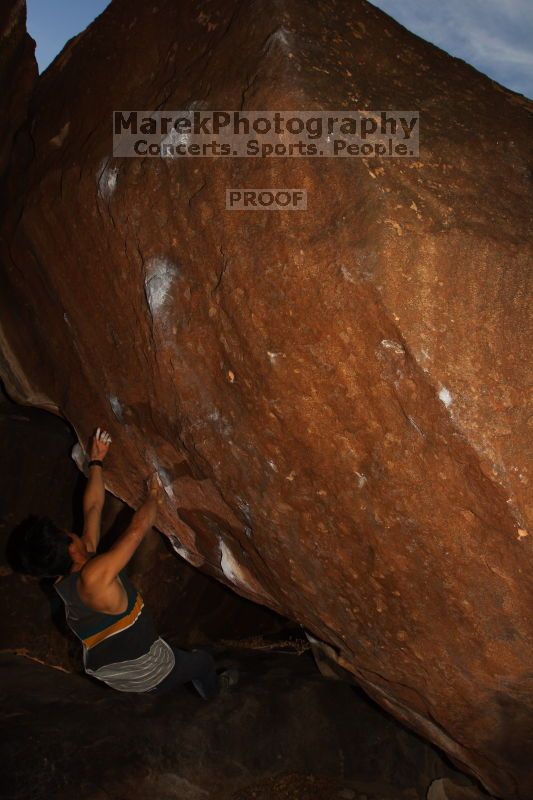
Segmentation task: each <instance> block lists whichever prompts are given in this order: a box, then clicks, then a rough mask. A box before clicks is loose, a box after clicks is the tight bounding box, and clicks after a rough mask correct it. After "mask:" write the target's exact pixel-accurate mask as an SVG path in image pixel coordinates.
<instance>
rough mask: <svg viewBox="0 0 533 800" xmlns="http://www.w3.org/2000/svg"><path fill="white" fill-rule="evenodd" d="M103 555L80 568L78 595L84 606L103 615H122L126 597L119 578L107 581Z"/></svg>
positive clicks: (126, 601) (106, 569)
mask: <svg viewBox="0 0 533 800" xmlns="http://www.w3.org/2000/svg"><path fill="white" fill-rule="evenodd" d="M105 555H106V554H102V556H95V557H94V558H92V559H91V560H90V561H89V562H87V564H86V565H85V566H84V567H83V568H82V570H81V574H80V578H79V581H78V594H79V596H80V599H81V600H82V601H83V603H85V605H86V606H88V607H89V608H92V609H93V611H100V612H101V613H103V614H122V613H123V612H124V611H125V610H126V608H127V607H128V595H127V593H126V590H125V589H124V586H123V585H122V582H121V580H120V578H119V577H118V575H117V576H115V577H114V578H112V579H111V580H109V572H108V567H107V564H105V563H100V561H101V560H103V561H104V562H105Z"/></svg>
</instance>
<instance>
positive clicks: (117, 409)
mask: <svg viewBox="0 0 533 800" xmlns="http://www.w3.org/2000/svg"><path fill="white" fill-rule="evenodd" d="M108 400H109V405H110V406H111V410H112V411H113V414H114V415H115V417H116V418H117V419H118V421H119V422H124V414H123V411H122V405H121V402H120V400H119V399H118V397H116V396H115V395H114V394H112V395H110V396H109V398H108Z"/></svg>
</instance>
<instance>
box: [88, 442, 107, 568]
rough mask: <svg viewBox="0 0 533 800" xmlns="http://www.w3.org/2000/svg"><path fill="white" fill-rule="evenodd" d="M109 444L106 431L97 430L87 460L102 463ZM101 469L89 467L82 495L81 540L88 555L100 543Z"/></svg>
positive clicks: (103, 491)
mask: <svg viewBox="0 0 533 800" xmlns="http://www.w3.org/2000/svg"><path fill="white" fill-rule="evenodd" d="M110 444H111V436H110V435H109V433H108V432H107V431H104V430H102V429H101V428H97V429H96V432H95V433H94V435H93V436H92V437H91V441H90V444H89V460H90V461H103V460H104V458H105V457H106V455H107V452H108V450H109V446H110ZM102 473H103V471H102V467H101V466H98V465H97V464H95V465H93V466H89V479H88V481H87V486H86V487H85V492H84V495H83V534H82V539H83V541H84V542H85V546H86V547H87V550H88V551H89V552H90V553H96V550H97V548H98V544H99V542H100V532H101V516H102V509H103V507H104V502H105V486H104V478H103V474H102Z"/></svg>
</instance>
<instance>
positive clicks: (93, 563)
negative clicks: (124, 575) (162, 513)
mask: <svg viewBox="0 0 533 800" xmlns="http://www.w3.org/2000/svg"><path fill="white" fill-rule="evenodd" d="M162 502H163V495H162V486H161V482H160V481H159V478H158V477H157V475H154V476H152V478H151V479H150V483H149V489H148V496H147V498H146V500H145V501H144V503H143V504H142V506H141V507H140V508H139V509H138V511H136V512H135V514H134V515H133V518H132V520H131V522H130V524H129V525H128V527H127V528H126V530H125V531H124V533H123V534H122V535H121V536H120V537H119V538H118V539H117V541H116V542H115V544H114V545H113V547H111V548H110V549H109V550H108V551H107V553H102V555H99V556H96V558H93V559H91V560H90V561H89V562H88V563H87V565H86V566H85V567H84V569H83V576H82V578H83V582H84V584H85V585H86V588H87V589H88V590H89V591H90V589H91V586H92V587H93V588H96V587H98V589H99V590H104V591H105V588H106V587H108V586H110V585H111V584H112V583H113V581H114V580H115V578H116V577H117V575H118V574H119V572H120V571H121V570H122V569H124V567H125V566H126V564H127V563H128V561H129V560H130V558H131V557H132V556H133V554H134V553H135V551H136V550H137V548H138V546H139V545H140V543H141V542H142V540H143V539H144V537H145V536H146V534H147V533H148V531H149V530H150V528H152V527H153V526H154V524H155V521H156V517H157V510H158V507H159V506H160V505H161V503H162Z"/></svg>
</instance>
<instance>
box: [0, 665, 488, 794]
mask: <svg viewBox="0 0 533 800" xmlns="http://www.w3.org/2000/svg"><path fill="white" fill-rule="evenodd" d="M226 660H227V663H228V664H231V665H238V666H239V667H240V669H241V672H242V679H241V683H240V686H239V689H238V691H235V692H232V693H230V694H227V695H223V696H220V697H219V698H217V700H215V701H214V702H210V703H204V702H202V701H201V700H200V699H199V698H198V696H197V695H195V693H194V692H192V691H189V689H188V688H187V687H177V688H176V689H175V690H173V691H172V692H170V693H169V694H167V695H162V696H160V697H157V696H156V697H148V696H146V697H140V696H133V695H125V694H119V693H117V692H113V691H111V690H109V689H107V687H104V686H102V685H101V684H95V683H93V682H91V681H88V680H87V679H86V678H81V677H79V676H77V675H61V674H60V673H58V672H57V671H56V670H52V669H49V668H46V667H44V666H41V665H40V664H32V663H31V662H29V661H27V660H26V659H21V658H17V657H15V656H8V655H0V678H1V681H0V687H1V688H0V728H1V733H2V736H1V737H0V742H1V744H0V754H1V757H2V764H3V775H2V790H3V791H2V797H3V798H4V800H21V798H24V800H26V798H31V800H71V798H72V797H76V798H77V799H78V800H123V798H130V800H152V799H153V800H234V795H235V793H236V791H238V790H240V791H238V794H237V798H235V800H254V798H258V797H261V798H268V800H282V799H283V800H286V799H287V798H291V800H292V799H293V798H295V797H298V798H301V797H302V794H303V793H301V792H300V791H298V792H296V791H292V792H291V793H290V794H285V793H284V792H282V791H271V792H270V793H267V792H265V793H260V787H262V786H263V785H265V784H266V785H267V788H268V782H269V781H268V779H269V778H271V777H272V776H277V777H278V778H279V776H280V775H285V774H286V773H300V774H301V775H304V776H306V778H307V781H308V780H309V777H310V776H316V778H317V784H318V786H319V787H321V786H322V785H323V784H325V785H326V786H329V789H330V791H329V793H326V792H324V794H322V793H319V791H316V792H315V793H314V794H310V795H309V794H303V797H308V798H312V800H342V795H340V792H341V791H342V790H343V789H344V790H345V791H350V792H351V794H349V797H352V798H353V797H354V796H355V797H356V798H358V799H359V798H360V797H361V796H364V797H366V800H425V797H426V789H427V786H428V784H430V783H432V782H434V779H435V778H437V777H443V776H446V777H448V776H454V779H457V780H459V781H461V780H462V781H463V783H465V784H466V783H468V781H467V779H465V778H464V777H463V776H461V775H458V774H457V773H454V770H452V769H451V768H450V766H449V765H448V764H447V763H446V762H445V761H444V759H443V758H442V757H440V755H439V753H438V752H436V750H435V749H434V748H432V747H430V746H429V745H428V744H427V743H426V742H423V741H421V740H420V739H419V738H418V737H417V736H415V735H414V734H412V733H411V732H410V731H406V730H405V729H404V728H403V727H402V726H401V725H399V724H398V723H396V722H395V721H394V720H393V719H391V717H390V716H389V715H388V714H384V713H383V712H382V711H381V709H379V708H377V707H376V706H375V704H374V703H371V702H370V701H368V699H367V698H365V697H364V696H363V695H362V693H361V692H355V691H354V690H353V689H352V688H351V687H349V686H346V685H343V684H339V683H334V682H331V681H325V680H323V679H322V678H321V676H320V675H319V674H318V673H317V671H316V669H315V668H314V665H313V662H312V660H311V659H310V657H309V656H303V657H298V656H294V655H293V656H288V655H285V656H280V655H278V656H271V655H269V656H268V657H265V656H262V655H257V654H256V655H254V656H249V655H248V656H244V655H243V654H242V653H240V654H239V653H233V654H231V656H226ZM103 720H105V726H102V721H103ZM321 778H322V780H321ZM280 783H281V781H280ZM301 783H302V781H299V782H298V784H299V785H301ZM258 785H259V791H258ZM254 791H255V792H256V793H255V794H254ZM468 800H482V799H481V798H468Z"/></svg>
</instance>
